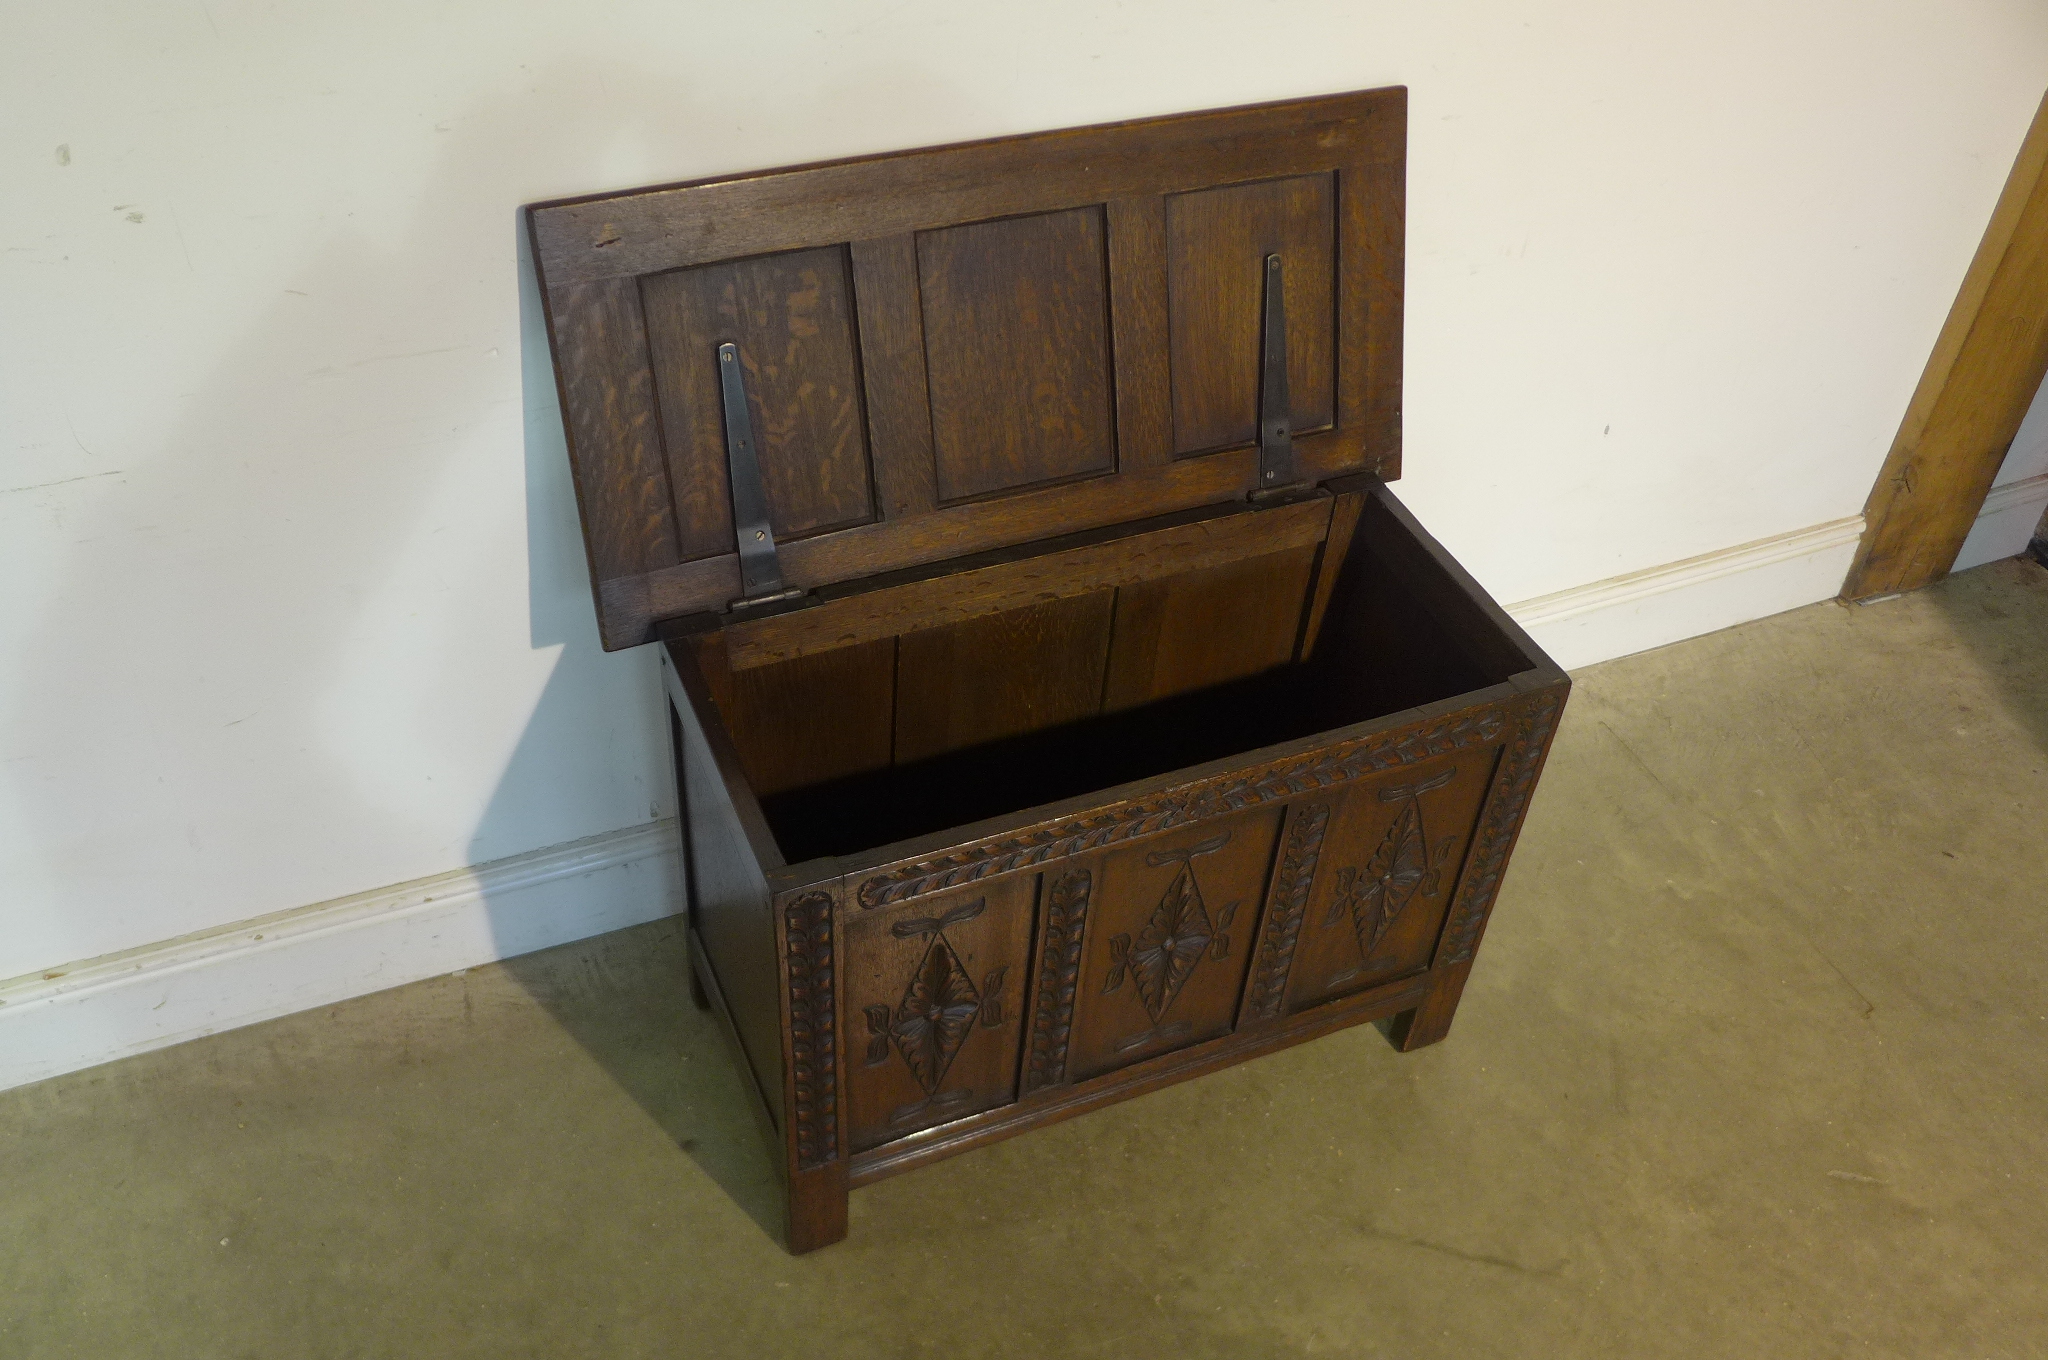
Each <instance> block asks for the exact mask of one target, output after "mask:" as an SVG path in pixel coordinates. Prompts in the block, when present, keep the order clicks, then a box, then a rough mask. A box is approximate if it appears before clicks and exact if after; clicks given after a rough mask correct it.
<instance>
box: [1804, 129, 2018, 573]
mask: <svg viewBox="0 0 2048 1360" xmlns="http://www.w3.org/2000/svg"><path fill="white" fill-rule="evenodd" d="M2044 374H2048V97H2044V98H2043V100H2042V102H2041V106H2040V107H2039V108H2038V109H2037V110H2036V111H2035V113H2034V122H2033V125H2032V126H2031V127H2030V128H2028V129H2027V137H2026V140H2025V141H2024V142H2023V143H2021V145H2020V153H2019V156H2018V158H2017V159H2015V160H2014V162H2013V167H2012V173H2011V175H2010V176H2008V177H2007V179H2006V181H2005V189H2004V191H2003V192H2002V193H2000V194H1999V196H1998V206H1997V208H1996V209H1994V210H1993V211H1992V214H1991V225H1990V226H1989V227H1987V228H1986V229H1985V232H1984V239H1983V241H1982V242H1981V243H1980V244H1979V245H1978V247H1977V254H1976V258H1974V259H1973V260H1971V262H1970V269H1969V272H1968V273H1967V274H1965V275H1964V276H1963V286H1962V290H1961V291H1960V292H1959V293H1958V294H1957V295H1956V300H1955V305H1954V306H1953V307H1951V308H1950V309H1949V314H1948V320H1947V321H1946V322H1945V323H1944V324H1943V325H1942V328H1941V335H1940V337H1939V338H1938V339H1937V340H1936V341H1935V345H1934V353H1933V354H1932V355H1931V356H1930V357H1929V358H1928V360H1927V368H1926V371H1925V372H1923V373H1922V374H1921V375H1920V385H1919V386H1918V387H1917V388H1915V389H1914V391H1913V400H1912V402H1911V403H1910V404H1909V405H1908V406H1907V407H1906V417H1905V419H1904V420H1903V421H1902V422H1900V425H1899V432H1898V435H1897V437H1896V438H1894V439H1893V440H1892V447H1891V451H1890V452H1889V453H1888V454H1887V455H1886V456H1885V460H1884V468H1883V470H1882V471H1881V472H1879V473H1878V477H1877V483H1876V485H1874V486H1873V487H1871V489H1870V499H1869V501H1868V502H1867V503H1866V504H1865V505H1864V509H1863V524H1864V528H1863V542H1862V544H1861V546H1859V547H1858V548H1857V550H1856V561H1855V564H1854V565H1853V566H1851V567H1850V568H1849V575H1848V579H1847V580H1845V581H1843V583H1842V598H1843V599H1845V600H1867V599H1871V598H1874V597H1877V596H1885V595H1895V594H1898V593H1899V592H1901V591H1907V590H1917V589H1919V588H1920V587H1921V586H1924V585H1929V584H1932V583H1933V582H1935V581H1938V580H1940V579H1941V578H1942V577H1944V576H1946V575H1948V572H1949V569H1950V568H1951V567H1953V566H1954V565H1955V561H1956V554H1957V553H1958V552H1959V551H1961V549H1962V546H1963V540H1964V539H1965V538H1966V537H1968V536H1969V532H1970V528H1971V526H1972V525H1974V524H1975V523H1976V522H1977V516H1978V514H1979V512H1981V511H1982V510H1983V508H1984V497H1985V495H1986V494H1987V493H1988V492H1989V491H1990V490H1991V483H1992V479H1993V478H1995V477H1996V476H1997V475H1998V468H1999V465H2000V464H2001V463H2003V462H2004V461H2005V455H2006V451H2007V450H2008V449H2010V448H2011V447H2012V441H2013V437H2014V436H2015V435H2017V434H2018V433H2019V428H2020V421H2021V420H2022V419H2023V418H2025V416H2026V414H2027V408H2028V406H2030V405H2031V404H2032V403H2033V400H2034V394H2035V392H2036V391H2038V390H2039V388H2040V386H2041V380H2042V377H2043V376H2044Z"/></svg>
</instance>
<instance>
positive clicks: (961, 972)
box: [840, 874, 1038, 1152]
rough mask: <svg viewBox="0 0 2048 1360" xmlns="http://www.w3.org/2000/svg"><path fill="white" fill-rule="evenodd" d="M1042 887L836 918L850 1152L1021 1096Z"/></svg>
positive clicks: (1010, 886)
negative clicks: (1027, 997) (841, 946)
mask: <svg viewBox="0 0 2048 1360" xmlns="http://www.w3.org/2000/svg"><path fill="white" fill-rule="evenodd" d="M1037 893H1038V877H1037V876H1036V875H1033V874H1017V875H1013V876H1011V877H1008V878H1002V879H997V880H995V881H994V882H991V883H986V884H981V885H977V886H976V887H973V888H971V889H961V890H959V891H956V892H950V893H941V894H937V895H934V896H930V897H920V898H916V899H914V900H913V901H910V902H907V903H904V904H903V905H901V906H899V907H893V908H884V909H882V910H879V911H863V912H857V913H854V914H852V915H851V917H850V918H843V919H842V928H843V929H842V933H843V935H844V937H845V956H844V957H845V962H844V964H843V965H842V970H843V971H842V973H841V976H842V978H843V985H844V988H845V992H844V995H845V1001H844V1002H843V1005H842V1009H841V1011H840V1014H841V1016H842V1017H844V1018H843V1019H842V1021H841V1024H842V1026H843V1027H844V1029H843V1033H844V1038H843V1039H842V1041H841V1046H842V1047H843V1048H844V1050H845V1053H846V1106H847V1122H848V1127H849V1130H850V1132H851V1136H852V1142H853V1150H854V1151H856V1152H860V1151H864V1150H866V1149H868V1148H871V1147H877V1146H879V1145H881V1144H883V1143H886V1142H889V1141H890V1140H892V1139H896V1138H901V1137H903V1136H904V1135H906V1134H910V1133H915V1132H916V1131H917V1130H919V1129H924V1128H930V1127H931V1126H932V1125H934V1124H943V1123H945V1122H946V1121H948V1120H951V1119H958V1118H960V1117H961V1116H962V1115H969V1114H973V1113H975V1112H976V1111H978V1110H987V1109H992V1108H994V1107H995V1106H998V1105H1007V1104H1009V1103H1010V1102H1011V1101H1012V1100H1014V1099H1016V1096H1017V1064H1018V1057H1019V1050H1020V1047H1021V1044H1022V1040H1023V1033H1024V989H1025V987H1026V986H1027V985H1028V983H1029V981H1030V978H1029V974H1030V971H1031V969H1030V957H1031V928H1032V916H1033V912H1034V910H1035V907H1036V903H1037Z"/></svg>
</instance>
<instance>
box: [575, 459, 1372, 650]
mask: <svg viewBox="0 0 2048 1360" xmlns="http://www.w3.org/2000/svg"><path fill="white" fill-rule="evenodd" d="M1355 444H1356V441H1354V440H1352V439H1351V437H1350V436H1349V435H1348V434H1346V433H1345V432H1344V431H1341V430H1338V431H1325V432H1324V433H1322V434H1312V435H1309V436H1307V437H1306V438H1304V439H1300V440H1297V441H1296V442H1295V446H1294V448H1295V458H1296V460H1297V461H1298V462H1299V464H1300V465H1301V469H1302V471H1303V473H1304V474H1305V475H1306V476H1308V477H1311V478H1321V477H1327V476H1329V475H1331V474H1333V473H1336V472H1340V471H1344V470H1347V469H1350V468H1353V467H1355V466H1356V461H1355ZM1257 489H1258V456H1257V451H1256V450H1253V449H1238V450H1233V451H1230V452H1226V453H1215V454H1210V455H1209V456H1208V457H1206V458H1190V459H1185V460H1182V461H1179V462H1175V463H1171V464H1169V465H1167V466H1165V467H1155V468H1144V469H1141V470H1139V471H1135V472H1126V473H1123V474H1122V475H1120V476H1116V477H1091V478H1087V479H1084V480H1082V481H1078V482H1068V483H1065V484H1063V485H1060V486H1052V487H1045V488H1041V489H1039V490H1035V491H1020V492H1017V493H1016V494H1015V495H1012V496H1005V497H1002V498H1000V499H997V500H991V501H975V502H970V503H968V504H965V505H955V506H946V507H941V508H939V509H937V510H934V511H933V512H931V513H930V514H927V515H923V516H919V517H917V518H914V519H907V520H899V521H894V522H891V523H884V524H868V525H862V526H860V527H858V528H853V529H843V530H840V531H839V532H837V533H831V534H821V535H819V536H818V537H816V538H808V539H800V540H798V541H797V542H795V543H792V544H789V545H788V547H787V548H785V549H784V550H783V552H782V573H783V576H784V578H785V579H787V580H788V581H790V582H791V583H793V584H795V585H798V586H804V587H818V586H824V585H829V584H832V583H835V582H840V581H852V580H859V579H861V578H862V577H865V576H868V575H881V574H883V573H884V572H885V571H888V570H901V569H905V568H909V567H915V566H921V565H925V564H928V563H933V562H939V561H942V560H945V559H948V558H953V557H958V556H960V555H962V554H973V553H978V552H983V551H990V550H994V549H997V548H1003V547H1009V546H1013V545H1020V544H1026V543H1032V542H1036V541H1038V540H1040V539H1043V538H1045V537H1047V533H1046V532H1044V529H1043V526H1045V525H1048V524H1050V525H1053V526H1056V528H1057V529H1058V530H1059V531H1061V532H1065V531H1067V530H1069V529H1091V528H1099V527H1111V526H1115V525H1117V524H1121V523H1124V522H1126V521H1130V520H1134V519H1141V518H1145V517H1147V516H1156V515H1166V514H1172V513H1176V512H1178V511H1182V510H1190V509H1196V508H1199V507H1205V506H1215V505H1218V504H1220V503H1224V502H1229V501H1232V500H1240V499H1242V498H1243V497H1244V496H1245V495H1247V494H1248V493H1250V492H1252V491H1255V490H1257ZM609 584H614V585H616V586H618V587H620V589H619V590H618V591H617V592H616V595H614V594H613V593H611V592H609V591H607V593H606V594H605V595H604V599H605V601H606V603H605V608H606V609H607V610H608V611H611V612H610V614H609V615H608V616H609V617H617V618H619V619H622V620H623V619H627V618H631V619H633V620H635V621H637V626H638V627H639V628H640V630H641V632H640V634H639V636H642V637H648V638H651V637H652V636H653V628H654V625H655V623H656V621H657V620H660V619H673V618H680V617H682V616H684V615H687V614H691V613H695V612H698V611H701V610H705V609H722V608H724V607H725V605H726V604H727V603H728V602H729V601H730V600H732V599H733V598H734V597H735V596H737V595H738V594H739V591H740V578H739V568H738V566H737V559H735V558H731V557H721V558H713V559H709V560H706V561H699V562H685V563H683V564H681V565H680V566H675V567H669V568H666V569H664V570H662V571H657V572H650V573H649V574H648V575H646V576H643V577H635V578H633V579H631V580H628V581H622V582H617V583H609ZM627 587H630V589H626V588H627ZM621 626H622V627H623V626H625V625H624V624H621Z"/></svg>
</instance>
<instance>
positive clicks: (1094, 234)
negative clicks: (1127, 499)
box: [917, 208, 1115, 501]
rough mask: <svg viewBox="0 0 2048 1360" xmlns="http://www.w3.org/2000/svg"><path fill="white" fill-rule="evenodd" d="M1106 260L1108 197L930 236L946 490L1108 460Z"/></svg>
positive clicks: (1079, 469)
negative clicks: (1100, 202)
mask: <svg viewBox="0 0 2048 1360" xmlns="http://www.w3.org/2000/svg"><path fill="white" fill-rule="evenodd" d="M1104 263H1105V261H1104V256H1103V249H1102V213H1101V212H1100V210H1098V209H1095V208H1081V209H1076V210H1074V211H1072V212H1062V213H1044V214H1040V215H1038V216H1034V217H1013V218H1009V219H1008V220H1006V221H1001V222H977V223H975V224H973V225H972V226H965V227H953V228H950V229H948V230H946V231H928V232H923V233H921V234H920V235H919V236H918V238H917V272H918V292H919V296H920V297H921V298H922V299H923V301H924V350H925V371H926V374H927V380H928V382H929V383H930V389H931V411H932V455H933V457H934V458H935V459H936V460H937V463H938V488H939V499H940V500H944V501H957V500H966V499H968V498H970V497H974V496H983V495H987V494H988V493H990V492H993V491H1011V490H1015V489H1017V488H1019V487H1026V486H1032V485H1036V484H1039V483H1043V482H1056V481H1062V480H1064V479H1066V478H1069V477H1075V476H1079V475H1081V474H1083V473H1088V472H1107V471H1108V470H1109V468H1110V465H1111V464H1112V462H1113V461H1114V460H1115V449H1114V446H1113V442H1112V438H1111V435H1110V400H1109V393H1110V378H1109V281H1108V278H1107V274H1106V270H1105V268H1104Z"/></svg>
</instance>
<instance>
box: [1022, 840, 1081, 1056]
mask: <svg viewBox="0 0 2048 1360" xmlns="http://www.w3.org/2000/svg"><path fill="white" fill-rule="evenodd" d="M1093 886H1094V876H1093V875H1092V874H1091V873H1090V872H1089V871H1088V870H1087V869H1069V870H1068V871H1067V872H1066V873H1064V874H1062V875H1060V877H1059V878H1058V879H1057V880H1055V881H1054V883H1053V885H1052V889H1051V891H1050V893H1048V894H1047V902H1046V918H1045V950H1044V955H1043V957H1042V959H1041V960H1040V963H1039V983H1038V1005H1037V1009H1036V1012H1035V1014H1034V1016H1033V1019H1032V1022H1031V1056H1030V1061H1029V1062H1028V1063H1026V1064H1025V1070H1024V1089H1025V1091H1026V1092H1030V1091H1037V1090H1040V1089H1042V1088H1044V1087H1047V1086H1057V1085H1059V1084H1060V1083H1061V1082H1063V1081H1065V1080H1066V1077H1067V1041H1068V1039H1069V1038H1070V1037H1071V1036H1072V1033H1073V1028H1074V996H1075V992H1076V990H1077V989H1078V988H1079V986H1080V978H1081V937H1082V935H1083V933H1084V932H1085V930H1086V928H1087V924H1088V894H1089V892H1090V891H1091V890H1092V888H1093Z"/></svg>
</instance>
